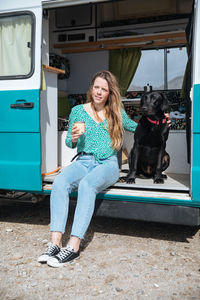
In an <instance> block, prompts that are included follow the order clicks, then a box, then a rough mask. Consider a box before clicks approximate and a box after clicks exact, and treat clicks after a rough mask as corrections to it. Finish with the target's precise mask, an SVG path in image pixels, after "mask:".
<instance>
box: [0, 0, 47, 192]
mask: <svg viewBox="0 0 200 300" xmlns="http://www.w3.org/2000/svg"><path fill="white" fill-rule="evenodd" d="M41 23H42V5H41V0H34V1H30V0H26V1H23V0H18V1H15V0H9V1H4V2H2V3H1V7H0V45H1V46H0V103H1V109H0V189H7V190H23V191H41V189H42V180H41V134H40V85H41V27H42V25H41Z"/></svg>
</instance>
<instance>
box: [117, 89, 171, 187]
mask: <svg viewBox="0 0 200 300" xmlns="http://www.w3.org/2000/svg"><path fill="white" fill-rule="evenodd" d="M140 110H141V113H142V117H141V119H140V121H139V123H138V126H137V128H136V131H135V135H134V145H133V148H132V150H131V152H130V155H129V158H128V163H129V172H128V175H127V176H126V177H123V178H122V180H124V181H126V182H127V183H135V178H136V176H137V175H143V176H145V177H146V178H152V177H153V179H154V183H164V179H166V178H167V176H166V175H164V174H162V172H163V171H164V170H166V169H167V167H168V166H169V162H170V157H169V154H168V153H167V152H166V151H165V147H166V141H167V139H168V134H169V126H168V123H167V119H166V117H165V114H164V112H167V111H168V110H169V104H168V101H167V98H166V96H165V95H164V94H163V93H160V92H148V93H145V94H144V95H143V96H142V98H141V103H140Z"/></svg>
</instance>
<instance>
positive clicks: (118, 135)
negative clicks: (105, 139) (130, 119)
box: [86, 70, 123, 150]
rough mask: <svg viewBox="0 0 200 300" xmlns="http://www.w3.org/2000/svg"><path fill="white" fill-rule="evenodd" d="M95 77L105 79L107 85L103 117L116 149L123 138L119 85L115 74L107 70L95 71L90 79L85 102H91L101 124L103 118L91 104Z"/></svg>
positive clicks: (118, 148) (119, 146)
mask: <svg viewBox="0 0 200 300" xmlns="http://www.w3.org/2000/svg"><path fill="white" fill-rule="evenodd" d="M97 77H100V78H103V79H105V80H106V81H107V83H108V87H109V95H108V99H107V101H106V104H105V117H106V120H107V122H108V132H109V134H110V138H111V146H112V148H114V149H116V150H120V148H121V146H122V138H123V126H122V115H121V110H122V102H121V95H120V91H119V86H118V82H117V79H116V78H115V76H114V75H113V74H112V73H111V72H109V71H105V70H103V71H100V72H98V73H96V74H95V75H94V77H93V79H92V82H91V86H90V89H89V91H88V93H87V101H86V102H87V103H88V102H91V105H92V108H93V110H94V113H95V116H96V118H97V120H98V121H99V122H101V124H103V120H102V119H101V118H100V117H99V116H98V114H97V111H96V110H95V107H94V105H93V98H92V88H93V85H94V82H95V80H96V78H97Z"/></svg>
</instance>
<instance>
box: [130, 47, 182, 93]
mask: <svg viewBox="0 0 200 300" xmlns="http://www.w3.org/2000/svg"><path fill="white" fill-rule="evenodd" d="M186 64H187V51H186V47H183V48H170V49H158V50H142V56H141V59H140V62H139V65H138V68H137V71H136V73H135V76H134V78H133V80H132V82H131V84H130V86H129V88H128V91H142V90H144V86H146V85H147V84H149V85H150V86H152V88H153V90H168V89H181V88H182V82H183V77H184V72H185V68H186Z"/></svg>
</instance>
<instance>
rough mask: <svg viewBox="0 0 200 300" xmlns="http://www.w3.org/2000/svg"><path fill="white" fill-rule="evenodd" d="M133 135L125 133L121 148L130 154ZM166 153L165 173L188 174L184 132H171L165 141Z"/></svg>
mask: <svg viewBox="0 0 200 300" xmlns="http://www.w3.org/2000/svg"><path fill="white" fill-rule="evenodd" d="M133 139H134V134H133V133H131V132H129V131H125V138H124V143H123V148H126V149H127V151H128V153H130V151H131V148H132V146H133ZM166 151H167V152H168V153H169V155H170V165H169V167H168V168H167V170H166V173H177V174H189V172H190V165H189V164H188V163H187V145H186V132H185V130H180V131H178V130H171V131H170V132H169V137H168V140H167V146H166Z"/></svg>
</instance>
